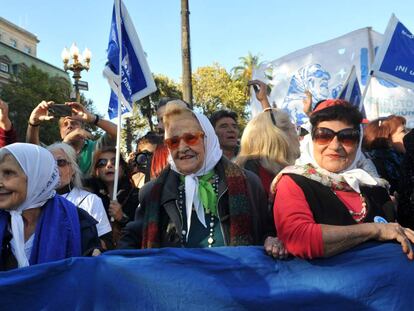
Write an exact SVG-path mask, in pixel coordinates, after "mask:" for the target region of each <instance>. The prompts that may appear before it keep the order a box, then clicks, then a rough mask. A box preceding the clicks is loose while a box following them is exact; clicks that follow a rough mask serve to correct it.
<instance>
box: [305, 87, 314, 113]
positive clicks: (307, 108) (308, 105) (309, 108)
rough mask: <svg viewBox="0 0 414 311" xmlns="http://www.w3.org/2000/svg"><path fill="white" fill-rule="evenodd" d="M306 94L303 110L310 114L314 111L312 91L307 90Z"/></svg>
mask: <svg viewBox="0 0 414 311" xmlns="http://www.w3.org/2000/svg"><path fill="white" fill-rule="evenodd" d="M305 96H306V97H305V99H304V100H303V112H304V113H305V114H306V115H307V116H308V115H310V113H311V112H312V93H311V92H309V90H306V91H305Z"/></svg>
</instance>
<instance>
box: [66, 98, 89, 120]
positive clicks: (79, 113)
mask: <svg viewBox="0 0 414 311" xmlns="http://www.w3.org/2000/svg"><path fill="white" fill-rule="evenodd" d="M65 104H66V105H68V106H70V107H71V108H72V116H71V118H72V119H74V120H78V121H83V122H87V123H93V122H95V115H94V114H92V113H90V112H89V111H88V109H86V108H85V107H84V106H83V105H82V104H79V103H77V102H69V103H65Z"/></svg>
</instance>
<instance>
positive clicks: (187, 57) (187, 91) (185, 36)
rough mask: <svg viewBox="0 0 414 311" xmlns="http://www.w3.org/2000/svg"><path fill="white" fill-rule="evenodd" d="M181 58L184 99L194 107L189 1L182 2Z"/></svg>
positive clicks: (183, 0) (182, 0)
mask: <svg viewBox="0 0 414 311" xmlns="http://www.w3.org/2000/svg"><path fill="white" fill-rule="evenodd" d="M181 57H182V66H183V99H184V100H185V101H186V102H187V103H189V104H190V106H192V105H193V87H192V83H191V82H192V81H191V52H190V11H189V10H188V0H181Z"/></svg>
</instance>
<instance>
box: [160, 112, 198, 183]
mask: <svg viewBox="0 0 414 311" xmlns="http://www.w3.org/2000/svg"><path fill="white" fill-rule="evenodd" d="M202 131H203V130H202V129H201V126H200V124H199V123H198V121H197V120H196V119H195V118H193V117H190V116H176V117H173V119H172V120H171V122H170V124H169V127H168V128H166V129H165V138H166V139H168V138H173V139H179V138H180V137H183V135H184V136H188V135H186V134H192V135H196V134H197V133H200V132H202ZM168 149H169V151H170V154H171V157H172V159H173V161H174V163H175V165H176V166H177V169H178V170H179V171H180V172H181V173H183V174H184V175H189V174H193V173H196V172H197V171H198V170H200V169H201V168H202V166H203V164H204V158H205V150H204V139H203V138H202V137H200V138H198V139H193V140H191V141H189V140H188V139H187V142H186V140H185V139H179V143H178V145H177V148H170V147H168Z"/></svg>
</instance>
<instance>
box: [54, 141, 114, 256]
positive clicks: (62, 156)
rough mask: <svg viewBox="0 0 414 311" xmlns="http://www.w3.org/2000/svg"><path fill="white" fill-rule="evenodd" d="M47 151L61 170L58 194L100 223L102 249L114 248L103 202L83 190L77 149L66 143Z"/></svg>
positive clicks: (98, 225) (98, 226) (55, 145)
mask: <svg viewBox="0 0 414 311" xmlns="http://www.w3.org/2000/svg"><path fill="white" fill-rule="evenodd" d="M47 149H48V150H49V151H50V152H51V153H52V154H53V157H54V158H55V160H56V164H57V167H58V169H59V177H60V183H59V188H57V190H56V191H57V193H58V194H60V195H62V196H63V197H64V198H65V199H67V200H69V201H70V202H72V203H73V204H75V206H77V207H79V208H81V209H83V210H85V211H86V212H88V214H89V215H91V216H92V217H93V218H94V219H95V220H96V221H97V222H98V223H97V224H96V229H97V231H98V236H99V239H100V240H101V245H102V249H104V250H106V249H111V248H113V245H112V232H111V231H112V229H111V225H110V224H109V220H108V216H107V215H106V212H105V208H104V206H103V204H102V200H101V199H100V198H99V197H98V196H97V195H95V194H93V193H91V192H89V191H86V190H85V189H83V185H82V181H81V171H80V168H79V165H78V163H77V155H76V151H75V149H73V147H72V146H70V145H68V144H66V143H55V144H53V145H50V146H48V147H47Z"/></svg>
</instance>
